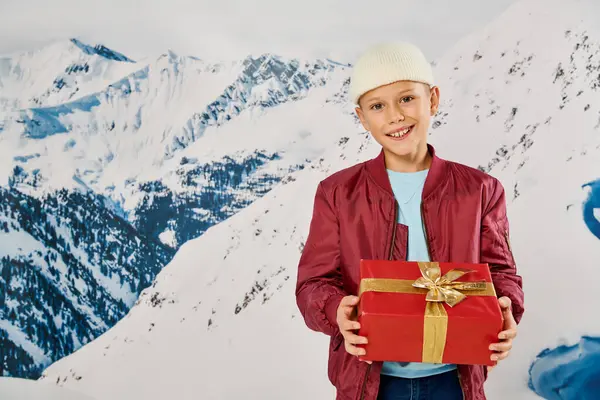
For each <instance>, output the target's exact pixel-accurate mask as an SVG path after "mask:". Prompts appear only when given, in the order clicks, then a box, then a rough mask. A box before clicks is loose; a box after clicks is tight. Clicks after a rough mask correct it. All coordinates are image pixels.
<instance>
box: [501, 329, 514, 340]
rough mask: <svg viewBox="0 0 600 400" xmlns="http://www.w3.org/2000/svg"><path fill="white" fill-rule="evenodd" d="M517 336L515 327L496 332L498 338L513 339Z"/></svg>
mask: <svg viewBox="0 0 600 400" xmlns="http://www.w3.org/2000/svg"><path fill="white" fill-rule="evenodd" d="M516 337H517V330H516V329H515V328H511V329H507V330H505V331H502V332H500V333H499V334H498V338H499V339H503V340H507V339H514V338H516Z"/></svg>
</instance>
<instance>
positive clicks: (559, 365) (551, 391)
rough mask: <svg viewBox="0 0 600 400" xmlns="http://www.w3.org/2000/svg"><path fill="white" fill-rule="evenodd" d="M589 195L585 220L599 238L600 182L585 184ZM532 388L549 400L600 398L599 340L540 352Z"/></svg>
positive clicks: (531, 371)
mask: <svg viewBox="0 0 600 400" xmlns="http://www.w3.org/2000/svg"><path fill="white" fill-rule="evenodd" d="M587 187H589V189H590V190H589V195H588V197H587V199H585V201H584V202H583V209H582V211H583V215H582V217H583V221H584V223H585V225H586V226H587V228H588V229H589V230H590V232H591V233H592V234H593V235H594V236H596V237H597V238H598V239H600V221H599V220H598V219H597V218H596V216H595V215H594V209H596V208H600V179H598V180H595V181H592V182H588V183H585V184H584V185H582V188H587ZM528 385H529V388H530V389H531V390H533V391H534V392H535V393H536V394H537V395H539V396H541V397H542V398H544V399H547V400H592V399H600V337H594V336H583V337H582V338H581V340H580V341H579V343H578V344H576V345H573V346H558V347H556V348H554V349H545V350H543V351H542V352H540V353H539V354H538V356H537V358H536V360H535V361H534V362H533V363H532V364H531V366H530V368H529V384H528Z"/></svg>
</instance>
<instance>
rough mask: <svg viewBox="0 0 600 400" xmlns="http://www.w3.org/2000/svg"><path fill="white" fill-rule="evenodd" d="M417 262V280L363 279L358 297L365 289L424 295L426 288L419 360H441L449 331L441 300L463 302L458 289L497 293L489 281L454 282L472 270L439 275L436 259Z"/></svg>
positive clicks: (462, 295)
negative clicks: (421, 349) (420, 356)
mask: <svg viewBox="0 0 600 400" xmlns="http://www.w3.org/2000/svg"><path fill="white" fill-rule="evenodd" d="M418 264H419V269H420V270H421V275H422V276H421V277H420V278H418V279H417V280H415V281H412V280H405V279H383V278H366V279H362V280H361V282H360V288H359V296H360V295H362V293H364V292H387V293H404V294H424V293H423V289H427V294H426V297H425V300H426V301H427V303H426V306H425V320H424V327H423V328H424V329H423V353H422V362H424V363H442V360H443V357H444V349H445V347H446V334H447V330H448V314H447V312H446V310H445V309H444V307H443V305H442V303H446V304H448V305H449V306H450V307H453V306H455V305H457V304H458V303H460V302H461V301H463V300H464V299H465V298H466V297H467V296H466V295H465V294H464V293H461V292H460V291H461V290H466V291H469V295H470V296H496V291H495V289H494V285H493V284H492V283H491V282H486V281H477V282H459V281H456V280H457V279H459V278H460V277H462V276H464V275H465V274H468V273H470V272H473V271H472V270H467V269H463V268H456V269H453V270H451V271H448V272H447V273H446V274H444V275H443V276H442V273H441V270H440V266H439V264H438V263H437V262H419V263H418Z"/></svg>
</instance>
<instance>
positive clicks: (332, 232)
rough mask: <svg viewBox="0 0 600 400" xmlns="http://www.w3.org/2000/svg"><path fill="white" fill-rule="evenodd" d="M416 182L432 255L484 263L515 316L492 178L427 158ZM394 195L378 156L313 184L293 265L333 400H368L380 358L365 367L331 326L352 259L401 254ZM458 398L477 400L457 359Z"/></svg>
mask: <svg viewBox="0 0 600 400" xmlns="http://www.w3.org/2000/svg"><path fill="white" fill-rule="evenodd" d="M428 148H429V152H430V154H431V155H432V156H433V161H432V164H431V167H430V170H429V174H428V176H427V179H426V181H425V187H424V189H423V197H422V215H423V223H424V227H425V231H426V237H427V241H428V245H429V253H430V257H431V260H433V261H445V262H464V263H488V264H489V265H490V267H491V268H490V269H491V273H492V279H493V282H494V286H495V288H496V292H497V295H498V297H501V296H508V297H509V298H510V299H511V300H512V311H513V315H514V317H515V319H516V321H517V322H519V321H520V319H521V316H522V315H523V311H524V309H523V291H522V280H521V277H520V276H519V275H517V271H516V266H515V260H514V258H513V255H512V252H511V248H510V243H509V226H508V220H507V217H506V200H505V194H504V189H503V187H502V185H501V184H500V182H499V181H498V180H497V179H495V178H493V177H491V176H490V175H487V174H485V173H483V172H481V171H479V170H477V169H474V168H470V167H467V166H465V165H462V164H458V163H455V162H451V161H446V160H443V159H441V158H439V157H437V156H436V154H435V150H434V148H433V147H432V146H431V145H429V146H428ZM396 210H397V208H396V200H395V197H394V194H393V192H392V188H391V185H390V182H389V179H388V176H387V171H386V167H385V162H384V155H383V152H381V154H380V155H379V156H378V157H376V158H374V159H372V160H369V161H366V162H364V163H361V164H357V165H355V166H352V167H350V168H347V169H344V170H342V171H339V172H337V173H335V174H333V175H331V176H330V177H328V178H327V179H325V180H323V181H322V182H321V183H320V184H319V186H318V187H317V191H316V196H315V202H314V210H313V215H312V221H311V223H310V229H309V235H308V238H307V240H306V244H305V246H304V250H303V253H302V256H301V258H300V263H299V265H298V280H297V287H296V300H297V304H298V307H299V309H300V312H301V314H302V316H303V318H304V320H305V322H306V325H307V326H308V327H309V328H310V329H312V330H315V331H318V332H322V333H324V334H326V335H328V336H330V345H329V363H328V375H329V380H330V381H331V383H332V384H333V385H334V386H335V387H336V389H337V397H336V398H337V399H338V400H341V399H343V400H363V399H364V400H371V399H372V400H374V399H376V398H377V392H378V389H379V375H380V371H381V366H382V363H381V362H374V363H373V364H370V365H369V364H367V363H365V362H361V361H359V360H358V359H357V357H355V356H352V355H350V354H349V353H347V352H346V350H345V348H344V345H343V337H342V335H341V334H340V332H339V329H338V327H337V323H336V311H337V307H338V305H339V303H340V300H341V299H342V297H344V296H347V295H349V294H352V295H357V293H358V284H359V262H360V259H361V258H364V259H390V258H391V259H396V260H405V259H406V251H407V249H406V246H407V240H408V229H407V227H406V226H405V225H402V224H398V223H397V216H396ZM458 371H459V376H460V381H461V385H462V388H463V392H464V395H465V400H484V399H485V398H486V397H485V394H484V391H483V384H484V381H485V379H486V378H487V370H486V368H485V367H483V366H469V365H459V367H458Z"/></svg>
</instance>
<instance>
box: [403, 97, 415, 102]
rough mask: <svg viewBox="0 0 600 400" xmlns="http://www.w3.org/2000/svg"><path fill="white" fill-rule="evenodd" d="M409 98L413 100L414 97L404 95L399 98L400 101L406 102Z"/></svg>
mask: <svg viewBox="0 0 600 400" xmlns="http://www.w3.org/2000/svg"><path fill="white" fill-rule="evenodd" d="M411 100H414V97H412V96H405V97H403V98H401V99H400V103H408V102H409V101H411Z"/></svg>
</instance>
